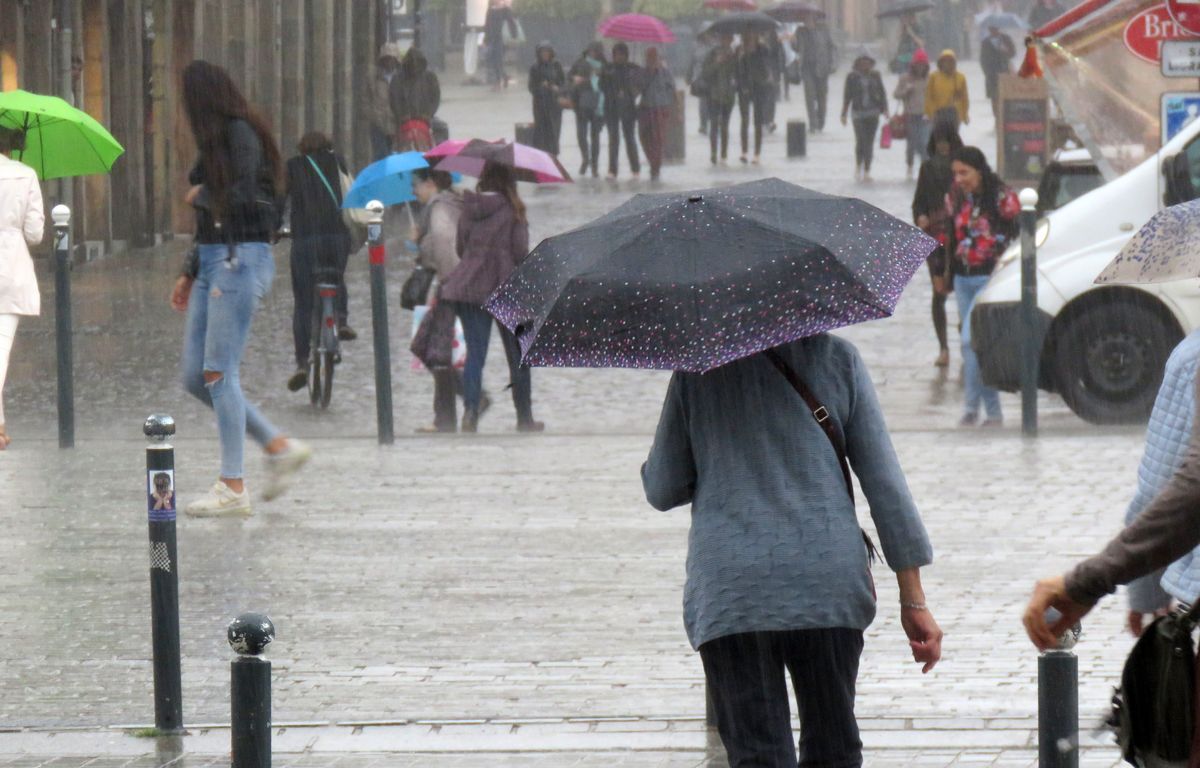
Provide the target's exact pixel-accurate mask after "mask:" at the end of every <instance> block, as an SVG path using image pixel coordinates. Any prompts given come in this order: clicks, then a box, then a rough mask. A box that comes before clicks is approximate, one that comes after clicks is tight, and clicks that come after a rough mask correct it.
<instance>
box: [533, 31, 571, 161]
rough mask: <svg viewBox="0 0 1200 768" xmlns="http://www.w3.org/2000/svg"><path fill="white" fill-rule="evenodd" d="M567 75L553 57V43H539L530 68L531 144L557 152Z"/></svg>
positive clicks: (554, 153) (545, 150)
mask: <svg viewBox="0 0 1200 768" xmlns="http://www.w3.org/2000/svg"><path fill="white" fill-rule="evenodd" d="M566 85H567V76H566V74H565V73H564V72H563V68H562V64H559V63H558V60H557V59H556V58H555V54H554V46H552V45H551V44H550V42H549V41H548V40H543V41H542V42H541V43H538V47H537V61H535V62H534V63H533V66H532V67H530V68H529V93H530V94H532V95H533V146H535V147H537V148H538V149H540V150H542V151H543V152H549V153H550V154H552V155H557V154H558V139H559V136H560V134H561V133H562V112H563V106H562V104H561V103H560V101H559V99H561V98H563V97H564V96H565V89H566Z"/></svg>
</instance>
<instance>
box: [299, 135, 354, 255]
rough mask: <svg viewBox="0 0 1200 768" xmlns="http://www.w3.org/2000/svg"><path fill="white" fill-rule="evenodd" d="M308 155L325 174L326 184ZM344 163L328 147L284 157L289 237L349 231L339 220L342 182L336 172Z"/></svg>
mask: <svg viewBox="0 0 1200 768" xmlns="http://www.w3.org/2000/svg"><path fill="white" fill-rule="evenodd" d="M309 158H312V160H313V162H315V163H316V164H317V168H320V169H321V173H323V174H324V175H325V180H326V182H328V184H329V187H328V188H326V186H325V182H322V181H321V176H320V175H318V174H317V171H316V169H314V168H313V166H312V163H310V162H309ZM345 167H346V164H345V163H344V162H342V159H341V158H340V157H338V156H337V155H335V154H334V153H333V152H330V151H324V152H317V153H315V154H312V155H296V156H295V157H293V158H290V159H289V160H288V161H287V195H286V197H285V203H286V205H287V207H288V209H289V210H290V212H291V222H292V237H297V238H299V237H312V236H314V235H349V231H348V230H347V229H346V224H345V222H344V221H343V220H342V210H341V207H342V185H341V179H340V178H339V176H338V174H339V172H340V171H343V170H345ZM331 192H332V194H330V193H331Z"/></svg>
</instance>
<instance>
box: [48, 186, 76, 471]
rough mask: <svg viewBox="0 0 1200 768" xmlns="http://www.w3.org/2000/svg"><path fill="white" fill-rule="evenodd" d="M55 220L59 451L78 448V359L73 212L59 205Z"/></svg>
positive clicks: (55, 319)
mask: <svg viewBox="0 0 1200 768" xmlns="http://www.w3.org/2000/svg"><path fill="white" fill-rule="evenodd" d="M50 217H51V218H52V219H54V340H55V347H56V349H57V350H58V447H59V448H74V447H75V374H74V368H75V362H74V359H75V355H74V351H73V349H72V344H73V340H72V338H71V209H70V208H68V207H67V206H65V205H56V206H54V210H52V211H51V212H50Z"/></svg>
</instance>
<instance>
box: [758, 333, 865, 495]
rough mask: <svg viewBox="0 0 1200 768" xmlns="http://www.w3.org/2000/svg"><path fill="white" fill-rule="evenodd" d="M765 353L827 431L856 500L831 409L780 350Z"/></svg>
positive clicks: (848, 486)
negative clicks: (794, 369)
mask: <svg viewBox="0 0 1200 768" xmlns="http://www.w3.org/2000/svg"><path fill="white" fill-rule="evenodd" d="M763 354H764V355H766V356H767V359H768V360H770V361H771V363H772V364H773V365H774V366H775V368H776V369H777V370H778V371H779V372H780V373H781V374H783V377H784V378H785V379H787V380H788V383H789V384H791V385H792V389H794V390H796V392H797V393H798V394H799V395H800V397H802V398H804V402H805V404H807V405H808V410H810V411H811V412H812V415H813V418H814V419H816V421H817V425H818V426H819V427H820V428H821V431H822V432H824V433H825V436H826V437H828V438H829V443H830V444H831V445H832V446H833V452H834V453H836V454H837V457H838V463H839V464H841V466H842V477H843V478H844V479H845V481H846V492H847V493H849V494H850V500H851V501H854V480H853V479H852V478H851V475H850V462H849V460H848V459H847V458H846V446H845V443H844V442H843V439H842V433H841V432H840V431H839V430H838V428H837V426H836V425H835V424H834V422H833V417H832V416H830V414H829V409H827V408H826V407H825V406H823V405H821V401H820V400H818V399H817V396H816V395H814V394H813V393H812V390H811V389H809V388H808V387H807V386H806V385H805V384H804V382H803V381H802V380H801V379H800V377H799V376H798V375H797V374H796V372H795V371H793V370H792V367H791V366H790V365H788V364H787V361H786V360H784V359H783V356H782V355H780V354H779V352H777V351H776V350H774V349H768V350H766V351H765V352H763Z"/></svg>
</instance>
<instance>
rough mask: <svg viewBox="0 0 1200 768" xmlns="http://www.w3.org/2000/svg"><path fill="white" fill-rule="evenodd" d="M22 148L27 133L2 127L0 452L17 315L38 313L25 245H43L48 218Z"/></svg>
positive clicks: (6, 442)
mask: <svg viewBox="0 0 1200 768" xmlns="http://www.w3.org/2000/svg"><path fill="white" fill-rule="evenodd" d="M24 149H25V131H23V130H21V129H18V128H5V127H3V126H0V275H4V277H3V278H2V279H0V451H3V450H5V449H6V448H8V446H9V445H10V444H11V443H12V440H11V439H10V438H9V436H8V432H7V431H6V430H5V427H4V379H5V377H6V376H7V374H8V357H9V354H10V353H11V352H12V347H13V340H14V339H15V338H16V336H17V321H18V320H19V319H20V317H21V315H37V314H38V313H39V312H40V311H41V294H39V293H38V284H37V276H36V275H35V274H34V271H33V259H32V258H31V257H30V255H29V246H31V245H37V244H38V243H40V242H42V237H43V235H44V233H45V229H46V216H45V213H44V211H43V208H42V187H41V185H40V184H38V178H37V173H36V172H34V170H33V169H32V168H30V167H29V166H27V165H25V164H24V163H20V162H17V161H16V160H13V159H11V158H12V155H13V154H15V153H19V152H21V151H23V150H24Z"/></svg>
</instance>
